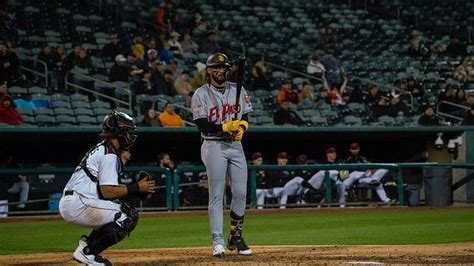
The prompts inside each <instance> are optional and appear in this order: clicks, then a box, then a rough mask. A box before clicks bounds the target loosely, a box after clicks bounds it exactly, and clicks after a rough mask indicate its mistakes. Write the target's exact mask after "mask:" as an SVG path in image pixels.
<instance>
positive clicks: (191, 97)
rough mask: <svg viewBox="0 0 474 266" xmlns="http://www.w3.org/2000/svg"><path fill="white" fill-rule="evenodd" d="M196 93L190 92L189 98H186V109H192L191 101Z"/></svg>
mask: <svg viewBox="0 0 474 266" xmlns="http://www.w3.org/2000/svg"><path fill="white" fill-rule="evenodd" d="M193 95H194V91H190V92H189V93H188V96H186V103H185V104H184V106H185V107H191V101H192V99H193Z"/></svg>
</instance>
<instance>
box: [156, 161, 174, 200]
mask: <svg viewBox="0 0 474 266" xmlns="http://www.w3.org/2000/svg"><path fill="white" fill-rule="evenodd" d="M157 166H158V167H160V168H163V169H169V170H171V171H173V169H174V168H175V164H174V162H173V161H172V160H171V157H170V155H169V153H167V152H160V153H159V154H158V163H157ZM156 185H157V186H165V185H166V175H165V174H164V173H163V174H162V175H161V176H160V177H159V178H157V184H156ZM164 199H165V197H164V195H162V196H161V200H160V201H164ZM160 203H161V204H164V202H160Z"/></svg>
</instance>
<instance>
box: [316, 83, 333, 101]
mask: <svg viewBox="0 0 474 266" xmlns="http://www.w3.org/2000/svg"><path fill="white" fill-rule="evenodd" d="M315 102H316V104H317V105H320V104H321V103H326V104H331V98H329V91H328V89H326V88H325V87H324V86H321V87H319V94H318V95H317V96H316V100H315Z"/></svg>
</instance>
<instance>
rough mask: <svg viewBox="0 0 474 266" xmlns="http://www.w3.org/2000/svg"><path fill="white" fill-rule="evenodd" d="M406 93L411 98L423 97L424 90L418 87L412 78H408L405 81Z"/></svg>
mask: <svg viewBox="0 0 474 266" xmlns="http://www.w3.org/2000/svg"><path fill="white" fill-rule="evenodd" d="M407 91H409V92H410V93H411V95H412V96H413V97H423V96H425V90H424V89H423V87H422V86H421V85H419V84H418V83H417V81H416V79H415V78H414V77H408V79H407Z"/></svg>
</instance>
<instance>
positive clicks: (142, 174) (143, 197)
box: [135, 171, 155, 201]
mask: <svg viewBox="0 0 474 266" xmlns="http://www.w3.org/2000/svg"><path fill="white" fill-rule="evenodd" d="M142 179H146V180H148V181H151V180H155V177H154V176H153V175H152V174H150V173H148V172H146V171H140V172H138V173H137V174H136V175H135V182H136V183H138V182H140V180H142ZM150 198H151V193H141V194H140V200H141V201H147V200H149V199H150Z"/></svg>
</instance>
